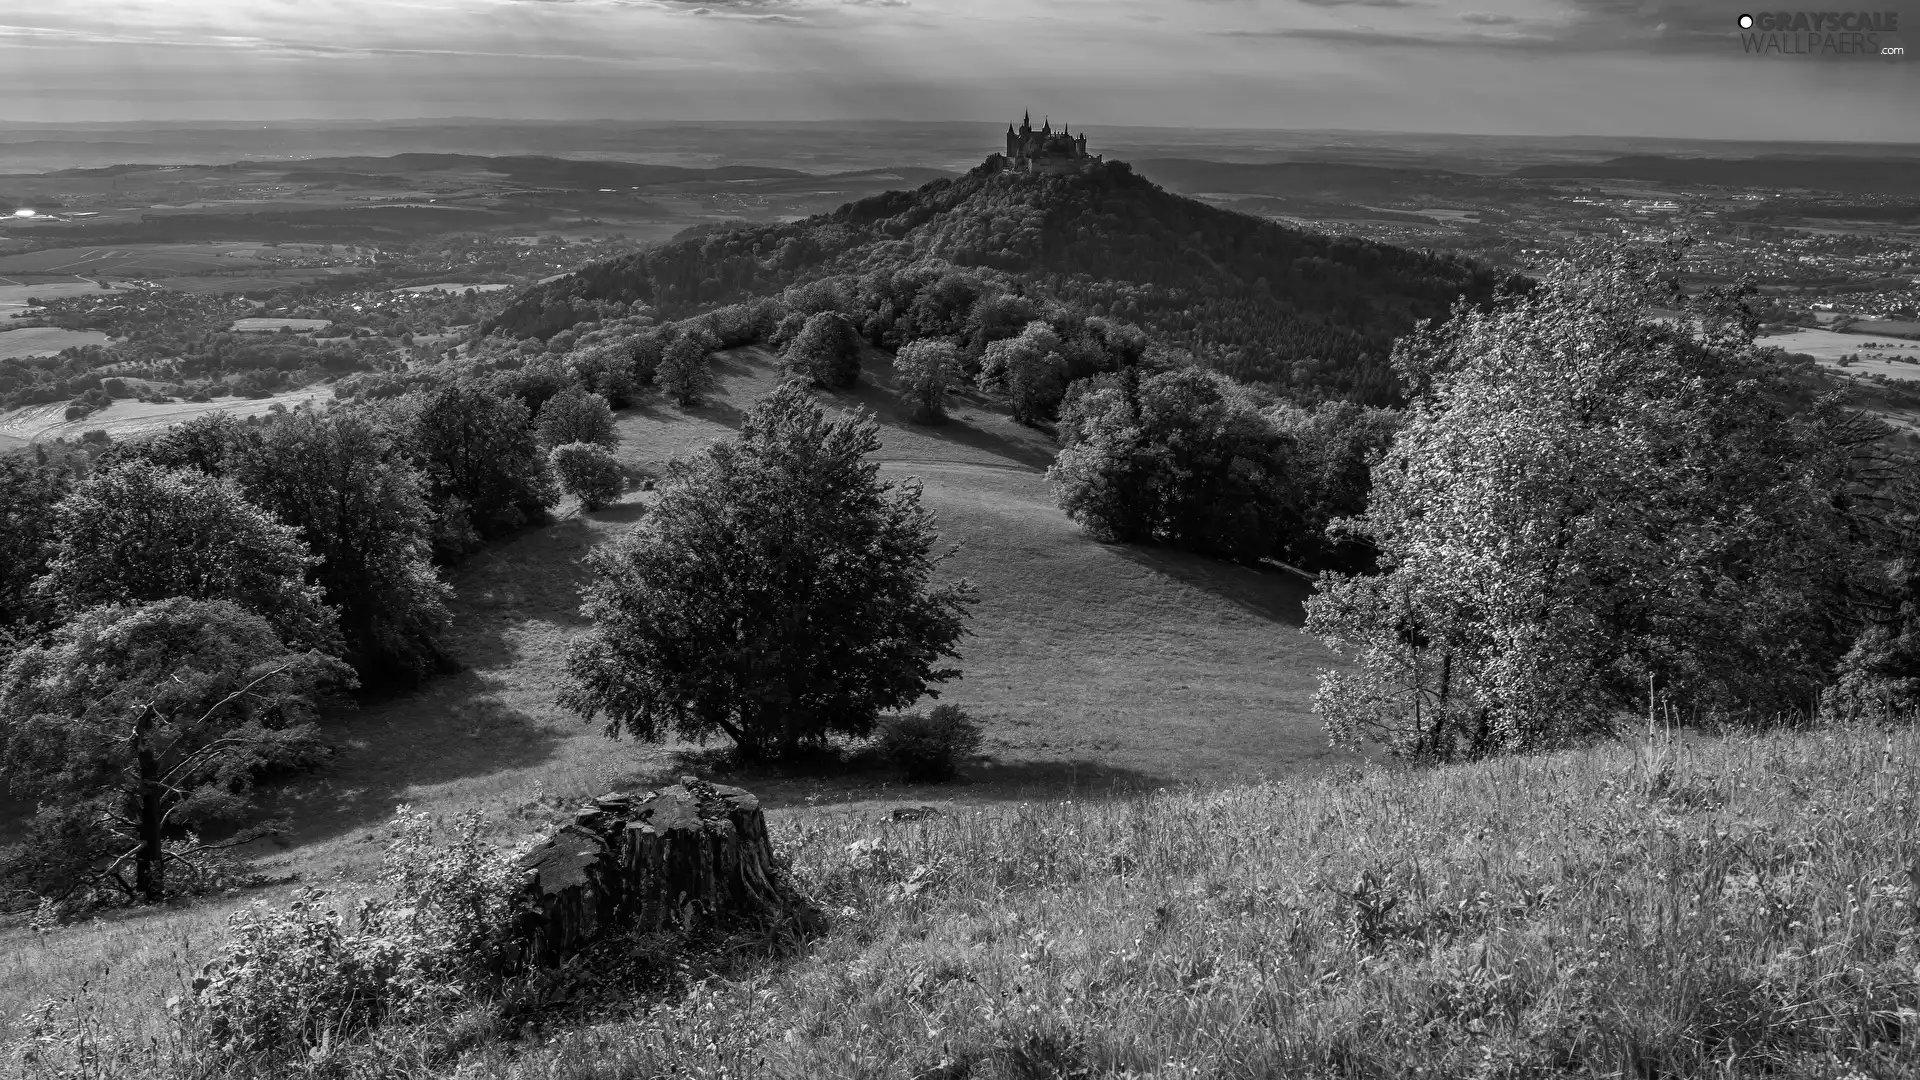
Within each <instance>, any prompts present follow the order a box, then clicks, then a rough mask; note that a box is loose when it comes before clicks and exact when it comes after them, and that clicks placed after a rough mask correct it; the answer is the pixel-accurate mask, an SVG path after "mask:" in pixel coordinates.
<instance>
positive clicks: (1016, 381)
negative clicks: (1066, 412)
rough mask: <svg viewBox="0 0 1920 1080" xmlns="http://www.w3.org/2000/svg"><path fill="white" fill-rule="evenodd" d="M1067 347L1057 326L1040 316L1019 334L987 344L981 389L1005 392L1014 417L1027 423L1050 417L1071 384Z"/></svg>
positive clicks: (982, 359) (981, 367)
mask: <svg viewBox="0 0 1920 1080" xmlns="http://www.w3.org/2000/svg"><path fill="white" fill-rule="evenodd" d="M1063 347H1064V346H1063V345H1062V343H1061V341H1060V335H1059V334H1056V333H1054V332H1053V327H1051V326H1049V325H1047V324H1046V323H1044V322H1041V321H1038V320H1035V321H1034V322H1030V323H1028V324H1027V325H1026V327H1025V328H1024V329H1022V330H1021V331H1020V333H1019V335H1018V336H1015V337H1011V338H1006V339H1004V340H1001V341H995V342H993V343H992V344H990V345H988V346H987V348H986V352H985V353H983V354H982V356H981V360H980V378H979V386H980V389H982V390H989V391H993V392H996V393H1001V394H1005V395H1006V396H1007V401H1008V403H1009V404H1010V405H1011V406H1012V407H1013V410H1012V411H1013V418H1014V419H1015V420H1018V421H1019V422H1021V423H1023V424H1031V423H1033V422H1034V421H1036V420H1044V419H1047V418H1049V417H1050V416H1052V414H1053V411H1054V410H1055V409H1056V408H1058V407H1059V405H1060V399H1061V396H1062V395H1063V394H1065V392H1066V388H1067V379H1066V376H1067V360H1066V357H1064V356H1062V355H1061V350H1062V348H1063Z"/></svg>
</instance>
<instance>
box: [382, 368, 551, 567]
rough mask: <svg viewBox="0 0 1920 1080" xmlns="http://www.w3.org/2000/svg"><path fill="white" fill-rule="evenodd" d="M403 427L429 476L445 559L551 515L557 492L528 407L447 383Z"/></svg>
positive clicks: (403, 417) (439, 547)
mask: <svg viewBox="0 0 1920 1080" xmlns="http://www.w3.org/2000/svg"><path fill="white" fill-rule="evenodd" d="M400 419H401V423H402V424H403V425H404V426H403V430H404V431H405V433H406V435H407V436H408V438H409V441H410V442H411V444H412V446H413V448H414V450H415V453H416V455H417V456H418V458H419V461H420V465H421V469H422V471H424V472H425V473H426V475H427V481H428V484H429V487H430V493H431V501H432V503H433V505H434V509H435V511H436V512H437V514H438V515H439V521H438V528H437V535H436V537H435V541H434V545H435V548H436V549H437V550H438V552H439V553H440V554H441V555H442V556H443V557H453V556H458V555H463V554H466V553H467V552H469V551H471V550H473V549H474V548H475V547H477V546H478V544H479V542H480V541H482V540H486V539H490V538H492V537H495V536H498V535H500V534H502V533H505V532H507V531H509V530H512V529H516V528H518V527H520V526H522V525H525V524H527V523H529V522H533V521H539V520H541V519H542V518H544V517H545V516H546V511H547V508H548V507H550V506H552V505H553V504H554V503H555V502H558V501H559V497H560V493H559V490H558V488H557V487H556V486H555V485H554V482H553V477H552V475H551V474H550V473H549V472H548V471H547V458H546V455H545V454H543V453H541V452H540V446H539V443H538V441H537V440H536V439H535V438H534V434H533V431H532V430H531V429H530V428H529V427H528V426H527V419H528V413H527V407H526V406H525V405H523V404H521V403H520V402H518V401H512V400H507V401H503V400H501V399H500V398H498V397H495V396H494V395H493V394H491V393H488V392H487V391H486V390H484V389H482V388H480V387H476V386H448V387H443V388H441V389H439V390H434V391H432V392H430V393H428V394H426V395H425V397H424V398H423V399H421V400H420V401H419V403H418V405H417V407H416V408H415V409H413V410H412V413H411V415H406V414H404V413H403V414H401V415H400Z"/></svg>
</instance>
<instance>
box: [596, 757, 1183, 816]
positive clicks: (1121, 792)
mask: <svg viewBox="0 0 1920 1080" xmlns="http://www.w3.org/2000/svg"><path fill="white" fill-rule="evenodd" d="M683 775H692V776H698V777H700V778H702V779H706V780H712V781H714V782H716V783H722V784H731V785H733V786H734V787H739V788H745V789H746V790H747V791H749V792H752V793H753V794H754V795H755V796H756V797H757V798H759V800H760V803H761V805H762V806H764V807H766V808H768V809H779V808H782V807H797V806H810V807H817V806H833V805H840V804H846V803H858V802H871V801H888V802H894V801H919V802H929V801H940V800H951V799H957V800H960V801H963V802H973V803H977V802H1019V801H1032V800H1043V799H1065V798H1075V799H1100V798H1123V797H1126V796H1129V795H1137V794H1141V793H1144V792H1149V791H1153V790H1155V789H1156V788H1164V787H1170V786H1173V785H1174V784H1175V783H1176V781H1175V780H1174V779H1173V778H1171V777H1168V776H1163V775H1159V774H1156V773H1148V772H1143V771H1141V770H1138V769H1130V768H1126V767H1124V766H1119V765H1113V764H1109V763H1107V762H1101V761H1092V760H1068V761H1002V760H998V759H994V758H985V759H980V760H976V761H973V762H969V763H967V764H966V765H963V766H962V767H961V768H960V770H959V776H958V777H957V778H956V779H954V780H952V781H950V782H947V783H907V782H905V781H904V780H902V779H901V774H900V770H899V768H898V767H897V766H895V765H893V764H892V763H891V762H888V761H884V760H882V759H881V758H879V757H878V756H877V755H876V754H874V753H873V752H871V751H870V750H868V749H866V748H857V749H851V750H847V749H841V748H838V747H835V748H830V749H827V750H823V751H815V752H813V753H810V754H807V755H805V756H803V757H801V758H798V759H795V760H792V761H784V762H758V763H743V762H740V761H738V760H736V759H735V757H734V755H733V752H732V748H731V747H703V748H697V749H688V750H681V751H678V752H676V753H674V754H673V755H672V756H671V757H670V759H669V761H668V763H667V764H666V765H665V766H664V767H662V768H661V769H659V770H658V771H657V772H655V773H653V774H652V775H648V776H642V777H635V778H633V780H634V783H633V786H635V787H657V786H660V785H663V784H671V783H674V782H675V781H676V780H678V779H679V777H681V776H683Z"/></svg>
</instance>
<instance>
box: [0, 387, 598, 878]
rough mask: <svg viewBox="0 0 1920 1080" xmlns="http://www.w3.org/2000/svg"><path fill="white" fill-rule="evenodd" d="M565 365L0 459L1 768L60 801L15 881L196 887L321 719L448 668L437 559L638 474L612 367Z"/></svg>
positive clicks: (315, 749) (254, 831) (311, 742)
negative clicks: (618, 409)
mask: <svg viewBox="0 0 1920 1080" xmlns="http://www.w3.org/2000/svg"><path fill="white" fill-rule="evenodd" d="M560 366H561V368H562V370H563V372H564V377H562V378H560V379H558V380H557V385H553V386H551V387H547V386H545V385H544V384H543V383H542V382H541V380H540V379H539V378H534V377H528V376H527V373H525V372H523V371H519V370H515V371H511V372H507V371H500V370H488V369H485V368H483V367H481V366H479V365H452V366H449V368H448V369H447V370H443V371H438V372H430V373H426V376H427V377H425V378H422V379H420V380H418V381H417V382H416V383H415V384H414V385H412V386H410V387H408V388H406V389H404V390H403V392H401V393H399V394H398V395H396V396H391V397H375V398H374V399H373V400H368V401H362V402H358V403H356V402H353V401H342V402H339V403H336V405H335V406H334V407H333V408H331V409H330V410H328V411H326V412H319V411H315V410H312V409H301V410H296V411H292V412H287V411H284V410H283V411H280V412H277V413H270V414H268V415H267V416H265V417H255V418H250V419H249V420H247V421H244V422H243V421H240V420H236V419H234V418H232V417H231V416H229V415H226V414H213V415H208V416H204V417H200V418H198V419H195V420H193V421H191V422H189V423H186V424H183V425H180V426H178V427H175V428H172V429H170V430H168V431H166V432H165V433H163V434H161V435H159V436H156V437H154V438H151V439H149V440H146V441H144V442H139V443H127V444H117V445H113V446H110V447H108V448H107V449H106V450H105V452H104V453H102V454H101V455H100V456H99V458H98V459H97V460H95V461H93V462H92V463H91V465H90V466H89V467H85V468H82V467H80V466H79V463H78V459H69V460H66V461H56V460H54V459H53V458H52V457H50V456H48V455H46V454H44V453H43V454H41V455H40V456H39V459H38V460H36V459H35V458H33V457H26V456H18V455H16V456H11V457H8V458H4V459H0V518H3V519H4V521H0V524H4V526H5V528H4V530H3V531H0V545H4V552H3V553H0V554H4V556H5V557H4V561H0V633H4V634H5V635H6V645H7V648H6V649H5V650H4V657H3V658H0V775H4V777H5V778H6V780H7V781H8V783H9V787H10V788H11V789H12V790H13V791H14V792H15V793H16V794H20V795H26V796H29V797H32V798H35V799H38V800H40V803H41V809H40V810H39V812H38V813H37V814H36V815H35V816H34V818H33V819H32V821H31V823H30V825H29V828H28V835H27V837H26V839H25V841H24V843H22V844H19V845H16V846H15V847H13V848H11V849H7V850H4V851H0V895H7V896H20V895H27V896H40V897H63V896H71V895H72V894H75V893H79V894H81V895H83V896H86V897H88V898H89V899H91V900H100V899H105V898H110V897H111V896H113V895H116V894H117V895H121V896H125V897H129V898H133V899H138V900H143V901H153V900H156V899H159V898H161V897H162V896H164V895H166V894H167V893H168V892H169V891H178V890H179V889H182V888H191V887H193V885H194V884H195V882H196V880H198V877H197V876H198V875H200V874H201V873H202V871H203V870H204V868H205V866H206V865H207V862H206V856H207V855H208V853H209V852H210V851H212V850H214V849H215V848H217V847H221V846H231V845H232V844H235V843H240V842H245V841H246V840H249V839H251V838H253V837H254V836H256V835H258V834H259V833H260V832H261V831H262V830H264V829H267V828H269V827H271V826H273V825H274V824H275V823H273V822H265V823H262V822H253V823H252V825H251V826H249V827H248V828H244V829H242V830H241V831H240V832H239V833H237V834H235V835H233V836H230V837H227V838H226V839H224V840H222V841H221V843H220V844H218V845H212V844H206V843H202V842H201V841H200V840H199V839H197V837H198V836H199V835H201V834H202V833H203V832H204V831H205V830H207V829H209V828H211V827H214V826H216V825H218V826H221V827H223V828H225V827H230V826H234V825H245V824H247V823H248V822H249V821H250V820H251V818H250V815H251V814H252V810H253V808H252V800H251V798H250V796H249V793H250V790H251V786H252V784H253V783H254V782H255V781H256V780H257V779H258V778H260V777H261V776H263V775H265V774H267V773H269V772H272V771H274V770H277V769H284V768H291V767H298V766H304V765H308V764H311V763H313V762H314V761H317V760H319V758H320V757H321V756H323V755H324V752H325V748H324V746H323V745H322V744H321V742H320V740H319V737H318V734H317V730H316V729H315V727H314V724H313V721H314V719H315V717H316V716H317V715H318V712H319V710H320V709H322V708H323V707H325V706H326V705H328V704H329V703H341V702H344V701H345V697H344V695H346V694H347V693H349V692H350V691H353V690H355V689H356V688H358V689H366V690H372V689H381V688H390V687H398V686H405V685H409V684H412V683H415V682H418V681H419V680H420V679H423V678H425V677H427V676H428V675H430V674H431V673H433V672H434V671H436V670H441V669H444V668H446V667H448V666H450V663H451V661H450V660H449V659H448V657H447V656H446V654H445V653H444V651H443V650H442V648H441V646H440V643H439V642H440V637H441V635H442V634H443V632H444V631H445V629H446V627H447V623H448V613H447V602H448V600H449V599H450V598H451V590H450V589H449V588H448V586H447V585H446V583H445V582H444V581H443V580H442V577H441V574H440V569H439V566H440V565H444V564H446V563H449V562H452V561H454V560H457V559H459V558H461V557H462V556H464V555H466V554H468V553H470V552H472V551H473V550H475V548H476V547H478V546H479V545H481V544H483V543H485V542H488V541H490V540H493V539H496V538H498V537H501V536H503V535H505V534H507V533H509V532H511V531H513V530H514V529H517V528H520V527H522V526H524V525H526V524H528V523H530V522H534V521H538V520H541V519H543V518H544V517H545V516H546V514H547V513H548V511H549V509H550V508H551V507H552V506H553V505H554V504H555V503H556V502H557V501H558V499H559V490H560V487H561V486H564V487H566V488H567V489H569V490H571V491H572V492H573V493H574V494H576V495H577V496H579V498H580V500H581V503H582V505H583V506H584V507H586V508H589V509H591V508H594V507H596V506H598V505H601V504H604V503H605V502H607V501H610V500H611V499H612V498H614V497H616V496H617V494H618V492H619V490H620V488H621V487H622V486H623V484H624V476H623V474H622V471H621V470H620V468H619V466H618V465H617V463H616V462H615V461H614V459H613V457H612V456H611V454H610V452H609V447H610V446H611V445H612V444H613V443H614V441H615V436H614V430H613V416H612V412H611V408H610V405H609V403H608V400H607V398H606V397H605V396H603V395H602V394H601V393H599V392H597V391H596V389H595V387H596V386H598V385H600V384H599V383H597V382H596V381H595V375H596V369H595V366H594V361H593V359H592V358H590V357H589V358H580V362H579V363H575V364H573V365H571V366H568V365H565V364H562V365H560ZM600 374H604V372H600ZM629 374H630V373H629ZM506 375H512V376H514V377H512V378H507V377H501V376H506ZM549 390H550V392H548V391H549ZM529 399H531V400H533V402H534V404H533V405H531V406H530V405H529V404H528V400H529ZM556 474H557V476H558V481H557V482H556ZM170 881H171V884H170Z"/></svg>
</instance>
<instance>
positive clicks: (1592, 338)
mask: <svg viewBox="0 0 1920 1080" xmlns="http://www.w3.org/2000/svg"><path fill="white" fill-rule="evenodd" d="M1676 259H1677V255H1675V254H1674V253H1672V252H1666V253H1661V252H1658V251H1646V250H1639V249H1629V248H1609V247H1594V248H1588V249H1587V250H1585V251H1584V252H1583V253H1582V254H1581V256H1580V257H1579V259H1578V261H1574V262H1570V263H1568V264H1567V265H1565V266H1563V267H1562V268H1561V269H1559V270H1558V271H1556V272H1555V273H1554V274H1553V275H1552V276H1551V277H1550V278H1549V279H1548V280H1547V282H1546V284H1545V286H1544V287H1543V288H1542V289H1540V290H1538V291H1536V292H1535V293H1534V294H1533V295H1531V296H1528V297H1512V298H1508V299H1507V300H1506V301H1505V302H1504V303H1503V304H1502V305H1500V306H1499V307H1498V308H1497V309H1496V310H1492V311H1487V312H1476V311H1472V310H1470V309H1467V308H1466V307H1464V306H1463V307H1461V308H1459V309H1458V310H1456V312H1455V314H1454V317H1453V319H1452V320H1451V321H1450V322H1448V323H1447V324H1446V325H1445V326H1443V327H1440V328H1437V329H1427V330H1424V331H1423V332H1422V333H1420V334H1418V335H1416V336H1415V337H1413V338H1412V339H1410V340H1407V341H1405V342H1403V343H1402V347H1401V349H1400V350H1399V352H1398V353H1397V355H1396V364H1397V365H1398V366H1399V368H1400V371H1401V375H1402V377H1403V378H1404V379H1405V381H1406V383H1407V384H1408V385H1409V386H1410V387H1412V388H1414V390H1415V391H1416V393H1417V395H1418V396H1417V398H1416V400H1415V401H1414V403H1413V407H1412V409H1411V411H1410V412H1409V414H1408V417H1407V420H1406V423H1405V425H1404V427H1403V428H1402V430H1401V432H1400V433H1399V435H1398V436H1397V437H1396V439H1395V441H1394V444H1393V447H1392V449H1391V450H1390V451H1389V452H1388V453H1387V455H1386V457H1385V459H1384V460H1383V461H1382V462H1381V463H1380V464H1379V465H1378V466H1376V467H1375V468H1374V469H1373V492H1372V498H1371V503H1370V505H1369V507H1368V509H1367V512H1366V513H1365V515H1364V516H1362V517H1360V518H1358V519H1357V520H1355V521H1353V522H1352V523H1351V526H1350V528H1351V531H1352V532H1354V533H1356V534H1358V535H1359V536H1361V537H1363V538H1365V539H1366V540H1367V541H1368V542H1370V543H1371V544H1372V545H1373V546H1374V547H1375V548H1376V549H1377V551H1378V554H1379V560H1380V566H1381V569H1382V570H1383V573H1381V574H1380V575H1378V576H1373V577H1351V576H1342V575H1337V574H1336V575H1329V576H1327V577H1326V578H1323V579H1322V590H1321V592H1320V593H1319V594H1318V595H1316V596H1315V597H1314V598H1313V599H1312V600H1311V601H1310V602H1309V604H1308V615H1309V619H1308V627H1309V629H1311V630H1312V631H1314V632H1315V633H1318V634H1320V635H1322V636H1324V637H1325V638H1326V639H1327V640H1328V641H1329V642H1330V643H1331V644H1333V645H1334V646H1335V647H1336V648H1340V649H1343V650H1347V651H1350V652H1352V653H1353V654H1355V655H1356V658H1357V661H1358V663H1357V665H1356V666H1355V667H1353V668H1351V669H1348V670H1344V671H1335V672H1328V673H1325V674H1323V676H1322V681H1321V689H1320V693H1319V695H1318V697H1317V699H1316V701H1317V705H1318V707H1319V709H1320V711H1321V712H1322V714H1323V716H1324V717H1325V720H1326V723H1327V727H1328V729H1329V731H1330V733H1331V734H1332V735H1333V736H1334V738H1335V739H1336V741H1340V742H1356V741H1359V740H1362V739H1373V740H1378V741H1381V742H1384V743H1385V744H1386V745H1387V746H1388V747H1389V748H1390V749H1392V750H1394V751H1396V752H1399V753H1403V754H1408V755H1413V756H1422V757H1430V758H1445V757H1454V756H1471V755H1478V754H1485V753H1489V752H1494V751H1498V750H1508V749H1533V748H1542V747H1550V746H1554V745H1560V744H1563V743H1565V742H1567V741H1569V740H1576V739H1580V738H1583V737H1588V736H1594V735H1600V734H1605V733H1607V732H1609V731H1611V730H1612V729H1613V727H1614V725H1615V723H1616V722H1617V720H1618V719H1619V718H1620V717H1621V716H1622V715H1630V714H1631V713H1632V712H1634V711H1635V710H1636V709H1639V710H1644V709H1645V707H1646V704H1647V696H1648V692H1649V687H1650V686H1652V687H1653V688H1654V690H1655V692H1656V693H1658V694H1660V695H1663V696H1665V697H1667V698H1668V699H1669V700H1670V701H1672V702H1673V703H1674V704H1676V705H1677V706H1678V707H1680V708H1681V709H1683V710H1684V711H1686V712H1687V713H1688V714H1690V715H1691V714H1700V715H1703V716H1713V715H1718V716H1722V717H1732V718H1738V717H1741V716H1744V715H1747V714H1748V713H1749V711H1751V712H1752V713H1754V714H1756V715H1777V714H1779V713H1783V712H1793V711H1798V712H1804V711H1806V709H1807V707H1808V706H1809V705H1810V704H1811V702H1812V700H1813V698H1814V695H1815V694H1816V693H1817V691H1818V688H1819V687H1820V685H1821V684H1822V683H1823V682H1824V680H1825V678H1826V673H1827V672H1828V671H1829V670H1830V669H1831V667H1832V665H1833V664H1834V662H1835V661H1836V660H1837V659H1838V655H1839V653H1840V652H1841V651H1842V650H1844V648H1845V645H1846V639H1847V637H1848V634H1849V629H1848V626H1847V622H1848V619H1847V616H1846V613H1845V612H1844V610H1842V608H1843V604H1842V597H1843V595H1844V592H1845V589H1844V579H1845V578H1846V577H1847V576H1848V575H1849V573H1850V569H1849V567H1850V563H1851V557H1850V554H1849V551H1848V550H1847V546H1846V538H1845V535H1844V532H1845V530H1844V526H1843V524H1842V522H1841V515H1840V514H1839V512H1838V511H1837V509H1836V496H1837V495H1838V494H1840V493H1841V492H1842V491H1843V490H1844V489H1845V488H1846V487H1847V486H1848V484H1849V483H1850V481H1849V478H1848V472H1849V467H1850V466H1849V462H1850V460H1851V458H1852V456H1853V453H1854V448H1855V447H1857V446H1858V445H1859V444H1860V443H1861V442H1862V441H1870V440H1872V439H1873V438H1875V437H1877V434H1878V432H1876V431H1875V430H1873V429H1874V427H1875V425H1862V424H1861V423H1859V421H1858V418H1857V417H1854V416H1851V415H1850V414H1848V413H1846V411H1845V410H1843V409H1841V408H1840V406H1839V404H1838V403H1837V401H1836V400H1835V399H1833V398H1832V397H1820V398H1814V399H1812V400H1807V397H1808V395H1806V394H1805V393H1804V392H1803V390H1802V386H1803V385H1804V384H1803V382H1802V380H1801V379H1800V378H1799V377H1798V376H1797V374H1796V372H1795V371H1794V370H1793V369H1792V368H1791V367H1790V365H1789V364H1788V363H1787V362H1786V361H1784V359H1783V358H1782V357H1781V356H1780V354H1779V353H1778V352H1777V351H1774V350H1765V349H1760V348H1757V347H1756V346H1755V344H1754V332H1755V324H1754V321H1753V320H1752V318H1751V317H1750V316H1749V315H1748V313H1747V311H1746V308H1745V307H1744V303H1743V300H1742V297H1741V296H1740V295H1738V294H1737V293H1735V292H1718V291H1716V292H1710V293H1708V294H1705V295H1702V296H1695V297H1687V296H1684V295H1682V294H1681V293H1680V292H1679V290H1678V286H1677V284H1676V281H1677V262H1676ZM1659 308H1665V309H1669V310H1671V309H1681V310H1683V311H1684V312H1685V314H1683V315H1682V316H1681V317H1679V318H1671V317H1660V316H1657V315H1656V309H1659Z"/></svg>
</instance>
